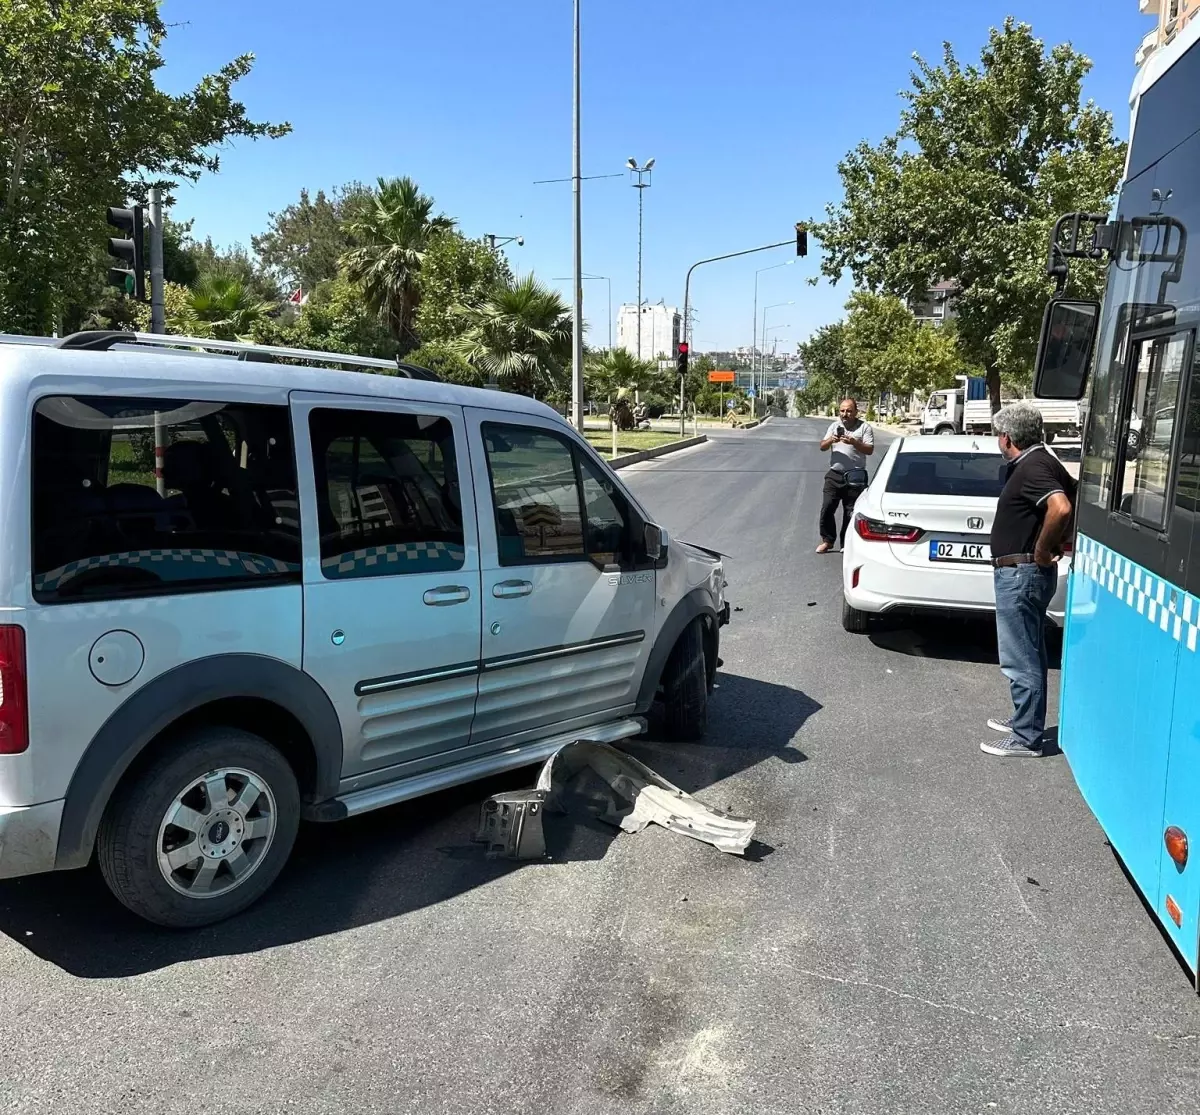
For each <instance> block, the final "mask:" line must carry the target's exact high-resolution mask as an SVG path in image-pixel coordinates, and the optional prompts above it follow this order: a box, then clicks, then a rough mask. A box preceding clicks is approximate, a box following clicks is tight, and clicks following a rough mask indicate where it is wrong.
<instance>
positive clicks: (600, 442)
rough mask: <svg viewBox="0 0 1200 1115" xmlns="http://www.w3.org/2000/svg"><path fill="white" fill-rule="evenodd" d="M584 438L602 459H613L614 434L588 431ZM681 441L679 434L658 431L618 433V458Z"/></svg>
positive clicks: (605, 431) (603, 431) (607, 431)
mask: <svg viewBox="0 0 1200 1115" xmlns="http://www.w3.org/2000/svg"><path fill="white" fill-rule="evenodd" d="M584 436H585V437H586V438H587V439H588V441H589V442H590V443H591V445H592V448H593V449H595V450H596V451H597V452H598V453H599V454H600V455H601V456H602V457H605V458H611V457H612V455H613V454H612V432H611V431H609V430H588V431H587V432H586V433H585V434H584ZM673 441H679V434H677V433H673V434H668V433H662V432H660V431H658V430H629V431H621V430H618V431H617V456H618V457H623V456H624V455H625V454H626V453H638V452H640V451H641V450H643V449H657V448H658V447H659V446H660V445H669V444H670V443H671V442H673Z"/></svg>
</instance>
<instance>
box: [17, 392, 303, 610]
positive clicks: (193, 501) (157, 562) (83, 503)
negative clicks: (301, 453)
mask: <svg viewBox="0 0 1200 1115" xmlns="http://www.w3.org/2000/svg"><path fill="white" fill-rule="evenodd" d="M32 497H33V594H34V598H35V599H36V600H38V601H39V602H41V603H51V604H53V603H67V602H70V601H76V600H94V599H103V598H113V597H127V596H146V595H155V594H160V593H172V592H194V591H202V590H209V591H212V590H217V589H226V588H241V587H246V586H253V585H263V584H271V583H277V582H280V581H289V580H290V581H298V580H299V579H300V516H299V504H298V501H297V495H296V466H295V457H294V455H293V453H292V437H291V425H290V420H289V415H288V409H287V407H283V406H263V405H257V404H252V405H249V404H241V403H220V402H193V401H188V400H184V399H138V398H129V399H121V398H110V397H105V398H87V397H66V396H52V397H47V398H44V399H41V400H40V401H39V402H38V404H37V406H36V408H35V410H34V418H33V492H32Z"/></svg>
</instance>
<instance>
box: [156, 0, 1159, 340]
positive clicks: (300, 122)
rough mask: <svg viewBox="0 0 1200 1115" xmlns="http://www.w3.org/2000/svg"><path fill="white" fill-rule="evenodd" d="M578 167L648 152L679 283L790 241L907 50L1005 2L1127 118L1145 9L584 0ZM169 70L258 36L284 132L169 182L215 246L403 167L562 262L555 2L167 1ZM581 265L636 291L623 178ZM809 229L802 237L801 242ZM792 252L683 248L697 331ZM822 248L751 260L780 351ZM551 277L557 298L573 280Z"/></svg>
mask: <svg viewBox="0 0 1200 1115" xmlns="http://www.w3.org/2000/svg"><path fill="white" fill-rule="evenodd" d="M583 4H584V7H583V172H584V174H607V173H617V172H619V171H620V170H621V169H622V167H623V165H624V163H625V160H626V159H627V158H629V157H630V156H633V157H635V158H637V159H639V160H642V161H644V160H645V159H647V158H649V157H651V156H653V157H654V158H655V159H656V160H657V162H656V168H655V174H654V184H653V186H652V188H651V189H650V190H648V191H647V195H646V221H645V260H644V265H643V276H644V278H643V292H644V296H645V297H646V298H647V299H650V300H654V301H657V300H658V299H660V298H664V299H666V301H667V302H668V303H669V304H681V303H682V299H683V280H684V274H685V272H686V271H687V268H688V266H689V265H690V264H691V263H692V262H694V261H695V260H696V259H699V258H702V257H706V256H712V255H718V254H720V253H723V252H729V251H737V250H739V249H741V248H746V247H752V246H755V245H757V244H766V243H771V242H773V241H778V240H784V239H787V238H788V237H789V236H791V235H792V226H793V224H794V223H795V222H796V221H797V220H802V219H804V218H806V217H812V216H816V215H819V214H820V213H821V212H822V209H823V206H824V205H825V203H826V202H828V201H830V200H833V199H836V198H837V197H838V196H839V180H838V177H837V172H836V165H837V161H838V159H839V158H840V157H841V156H842V155H844V154H845V152H846V151H848V150H849V149H850V148H852V147H853V146H854V145H855V144H856V143H857V142H858V141H859V140H861V139H869V140H872V141H874V140H877V139H879V138H880V137H881V136H883V135H884V134H886V133H887V132H889V131H891V130H893V129H894V128H895V126H896V123H897V119H898V114H899V111H900V101H899V98H898V97H897V92H898V91H899V90H900V89H902V88H904V87H906V86H907V84H908V73H909V71H910V69H911V54H912V52H913V51H918V52H920V53H921V54H923V55H924V56H926V57H927V58H935V59H936V58H940V55H941V43H942V41H943V40H947V39H948V40H950V41H951V42H952V43H953V44H954V46H955V48H956V51H957V52H958V55H959V57H960V58H962V59H971V60H975V59H977V58H978V53H979V48H980V47H981V46H982V45H983V43H984V42H985V40H986V37H987V32H988V28H989V27H990V26H993V25H998V24H999V23H1001V22H1002V21H1003V19H1004V17H1005V15H1007V14H1012V15H1014V16H1016V17H1017V18H1018V19H1021V20H1025V21H1028V22H1030V23H1032V25H1033V27H1034V30H1035V32H1036V33H1037V34H1038V35H1039V36H1041V37H1042V38H1043V39H1045V40H1047V42H1060V41H1067V40H1069V41H1071V42H1072V43H1073V44H1074V45H1075V46H1076V48H1077V49H1079V50H1082V51H1083V52H1084V53H1086V54H1087V55H1088V56H1089V57H1090V58H1091V59H1092V60H1093V61H1094V63H1095V68H1094V70H1093V71H1092V74H1091V76H1090V79H1089V81H1088V83H1087V87H1086V93H1087V95H1088V96H1090V97H1092V98H1093V99H1094V100H1095V101H1096V102H1097V103H1098V104H1100V105H1101V106H1103V107H1104V108H1107V109H1109V110H1110V111H1112V112H1113V113H1114V114H1115V117H1116V125H1117V129H1118V132H1119V134H1120V135H1122V136H1124V135H1125V134H1126V133H1127V129H1128V108H1127V99H1128V94H1129V88H1130V85H1131V83H1132V80H1133V77H1134V65H1133V53H1134V51H1135V49H1136V48H1137V45H1138V43H1139V42H1140V40H1141V38H1142V36H1143V35H1145V34H1146V33H1147V32H1148V31H1149V30H1151V29H1152V27H1153V23H1152V21H1151V20H1150V19H1148V18H1146V17H1143V16H1140V15H1139V14H1138V3H1137V0H1011V2H1010V3H1008V4H1002V3H993V2H991V0H949V2H947V3H941V4H935V3H931V2H928V0H920V2H916V0H909V2H908V3H896V2H895V0H859V2H858V3H853V2H850V0H842V2H840V3H838V2H820V0H744V2H743V3H741V4H739V5H734V4H731V3H729V2H728V0H636V2H635V0H583ZM163 15H164V18H165V19H166V20H167V21H168V23H170V24H172V25H173V26H172V28H171V31H170V34H169V37H168V40H167V43H166V48H165V54H166V58H167V66H166V67H165V69H164V71H163V73H162V75H161V81H162V84H164V85H165V86H166V87H168V88H171V89H182V88H185V87H188V86H190V85H191V84H192V83H194V82H195V81H196V80H197V79H198V78H199V77H200V76H202V75H203V74H204V73H207V72H210V71H212V70H214V69H216V68H217V67H218V66H220V65H221V64H222V63H223V62H225V61H228V60H229V59H230V58H231V57H233V56H234V55H235V54H238V53H241V52H245V51H250V52H253V53H254V54H255V55H256V56H257V63H256V65H255V68H254V72H253V73H252V74H251V76H250V77H249V78H247V79H245V80H244V81H243V82H241V83H240V84H239V86H238V93H239V96H240V97H241V99H242V100H243V101H244V102H245V104H246V106H247V108H248V110H249V112H250V114H251V116H252V117H253V118H255V119H260V120H271V121H280V120H288V121H290V122H291V124H292V126H293V129H294V131H293V134H292V135H290V136H288V137H287V138H285V139H281V140H276V141H273V142H270V141H260V142H258V143H250V142H245V141H242V142H239V143H238V144H236V145H233V146H231V147H230V148H228V149H227V150H225V151H224V152H223V154H222V166H221V171H220V173H219V174H216V175H206V176H205V177H204V178H203V179H202V180H201V181H200V183H199V184H197V185H196V186H195V187H186V186H185V187H182V188H181V189H180V191H179V194H178V204H177V206H176V210H175V216H177V217H178V218H181V219H187V218H194V220H195V229H194V231H195V233H196V235H198V236H200V237H204V236H212V237H213V239H214V240H215V241H216V242H217V243H219V244H225V245H227V244H230V243H233V242H234V241H241V242H243V243H245V244H247V245H249V240H250V236H251V234H252V233H254V232H257V231H260V230H261V229H262V228H263V227H264V226H265V224H266V220H267V214H268V212H270V211H272V210H278V209H282V208H283V207H284V206H286V205H287V204H288V203H289V202H291V201H293V200H294V199H295V198H296V197H297V196H298V194H299V191H300V188H301V187H303V186H307V187H308V188H309V189H310V190H314V191H315V190H316V189H317V188H320V187H325V188H328V187H330V186H334V185H337V184H340V183H343V182H347V181H350V180H353V179H360V180H364V181H373V180H374V179H375V178H376V177H378V176H380V175H387V176H391V175H400V174H409V175H412V176H413V177H414V178H415V179H416V180H417V181H418V182H419V183H420V184H421V186H422V188H423V189H424V190H425V191H426V192H427V193H430V194H432V195H433V197H434V198H435V199H436V201H437V203H438V206H439V208H440V209H441V210H442V211H443V212H445V213H447V214H449V215H450V216H453V217H454V218H456V219H457V220H458V222H459V225H460V227H461V228H462V230H463V231H464V232H465V233H467V234H468V235H471V236H481V235H483V234H485V233H497V234H499V235H505V236H511V235H517V234H520V235H522V236H524V237H525V246H524V247H523V248H518V247H516V246H515V245H513V246H511V247H510V248H509V249H508V251H509V258H510V260H511V261H512V263H513V265H514V267H515V268H517V269H518V270H520V271H522V272H525V271H529V270H533V271H535V272H536V273H537V274H538V275H539V276H540V277H542V278H544V279H546V280H550V279H552V278H554V277H556V276H562V275H569V274H570V273H571V190H570V185H569V184H568V183H562V184H559V185H534V184H533V183H534V180H535V179H541V178H561V177H566V176H568V175H569V174H570V173H571V0H440V2H438V3H413V2H411V0H390V2H389V0H342V2H341V3H340V4H337V5H332V4H329V3H328V2H325V3H316V2H314V0H288V2H286V3H285V2H282V0H253V2H247V0H207V2H206V3H204V4H199V3H195V2H192V0H166V3H165V4H164V6H163ZM583 214H584V231H583V235H584V245H583V253H584V270H585V271H586V272H588V273H591V274H598V275H607V276H610V277H611V279H612V284H611V285H612V300H613V308H614V313H615V310H616V306H617V305H618V304H619V303H621V302H622V301H629V302H632V301H634V300H635V298H636V290H637V287H636V280H637V192H636V191H635V190H633V189H631V188H630V186H629V183H628V181H626V180H624V179H622V178H613V179H606V180H600V181H595V182H585V183H584V195H583ZM815 247H816V245H814V249H815ZM787 258H789V252H788V250H787V249H780V250H779V251H777V252H774V253H763V254H761V255H759V256H751V257H748V259H746V260H741V261H731V262H729V263H719V264H713V265H710V266H708V267H705V268H700V269H699V270H698V271H697V272H696V275H695V277H694V278H693V287H692V301H693V304H694V305H695V307H696V311H697V316H696V324H695V332H694V342H695V344H694V347H695V348H696V349H697V350H704V349H709V348H727V347H733V346H736V345H740V344H748V343H749V342H750V339H751V311H752V301H753V296H754V274H755V271H756V269H757V268H760V267H765V266H768V265H769V264H773V263H782V262H783V261H784V260H786V259H787ZM816 271H817V262H816V258H815V255H814V254H813V253H810V255H809V257H808V259H807V260H802V261H797V262H796V263H795V264H793V265H792V266H789V267H779V268H776V269H774V270H772V271H768V272H766V273H764V274H762V275H761V276H760V278H759V292H760V297H759V307H760V312H761V307H762V306H764V305H766V304H769V303H779V302H786V301H788V300H794V302H795V305H794V306H787V307H783V308H781V309H778V310H774V311H772V313H771V316H770V318H769V322H770V323H779V324H781V325H788V326H789V327H790V328H788V329H787V330H784V331H780V332H779V333H778V334H777V336H778V338H779V341H780V345H781V347H786V348H790V347H791V346H792V345H794V344H795V342H796V341H797V340H803V339H804V338H805V337H806V336H808V334H809V333H810V332H811V331H812V330H813V329H815V328H816V327H817V326H819V325H822V324H824V323H825V322H828V321H831V320H834V319H836V318H837V317H838V316H840V311H841V306H842V304H843V303H844V301H845V299H846V297H847V295H848V288H847V285H846V283H845V282H844V281H843V282H842V283H840V284H839V285H838V286H837V287H830V286H829V285H828V284H825V283H822V284H821V285H820V286H819V287H816V288H814V287H810V286H808V285H807V284H806V283H805V282H804V279H805V277H806V276H810V275H815V274H816ZM557 285H559V286H560V287H561V288H562V290H563V292H564V294H565V295H566V296H567V297H568V298H569V291H570V283H569V281H568V282H562V283H559V284H557ZM585 299H586V304H585V316H586V317H587V319H588V322H589V339H590V341H591V342H592V343H600V344H603V343H605V341H606V340H607V335H608V331H607V326H606V315H607V288H606V284H605V283H603V282H589V283H586V284H585Z"/></svg>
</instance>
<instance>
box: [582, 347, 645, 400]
mask: <svg viewBox="0 0 1200 1115" xmlns="http://www.w3.org/2000/svg"><path fill="white" fill-rule="evenodd" d="M583 374H584V379H585V381H586V382H587V386H588V394H589V395H591V396H592V397H593V398H596V399H606V400H610V401H611V400H612V399H613V398H615V397H619V396H620V395H621V394H622V393H623V392H628V391H639V392H640V391H649V390H651V389H652V388H656V387H659V388H660V387H661V381H662V380H663V376H662V374H661V373H660V372H659V370H658V366H657V364H655V363H654V362H653V361H651V360H639V359H638V358H637V357H636V356H634V355H633V354H632V353H631V352H630V351H629V350H628V349H624V348H609V349H603V350H600V351H597V352H593V353H591V354H590V356H589V359H588V361H587V362H586V364H585V365H584V369H583Z"/></svg>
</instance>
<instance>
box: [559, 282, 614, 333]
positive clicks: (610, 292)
mask: <svg viewBox="0 0 1200 1115" xmlns="http://www.w3.org/2000/svg"><path fill="white" fill-rule="evenodd" d="M582 278H583V280H584V281H585V282H586V281H587V280H588V279H603V280H604V282H606V283H607V284H608V347H609V348H612V279H610V278H609V277H608V276H607V275H584V276H582ZM554 282H556V283H566V282H570V280H569V279H568V278H566V277H565V276H562V275H559V276H557V277H556V278H555V279H554Z"/></svg>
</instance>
